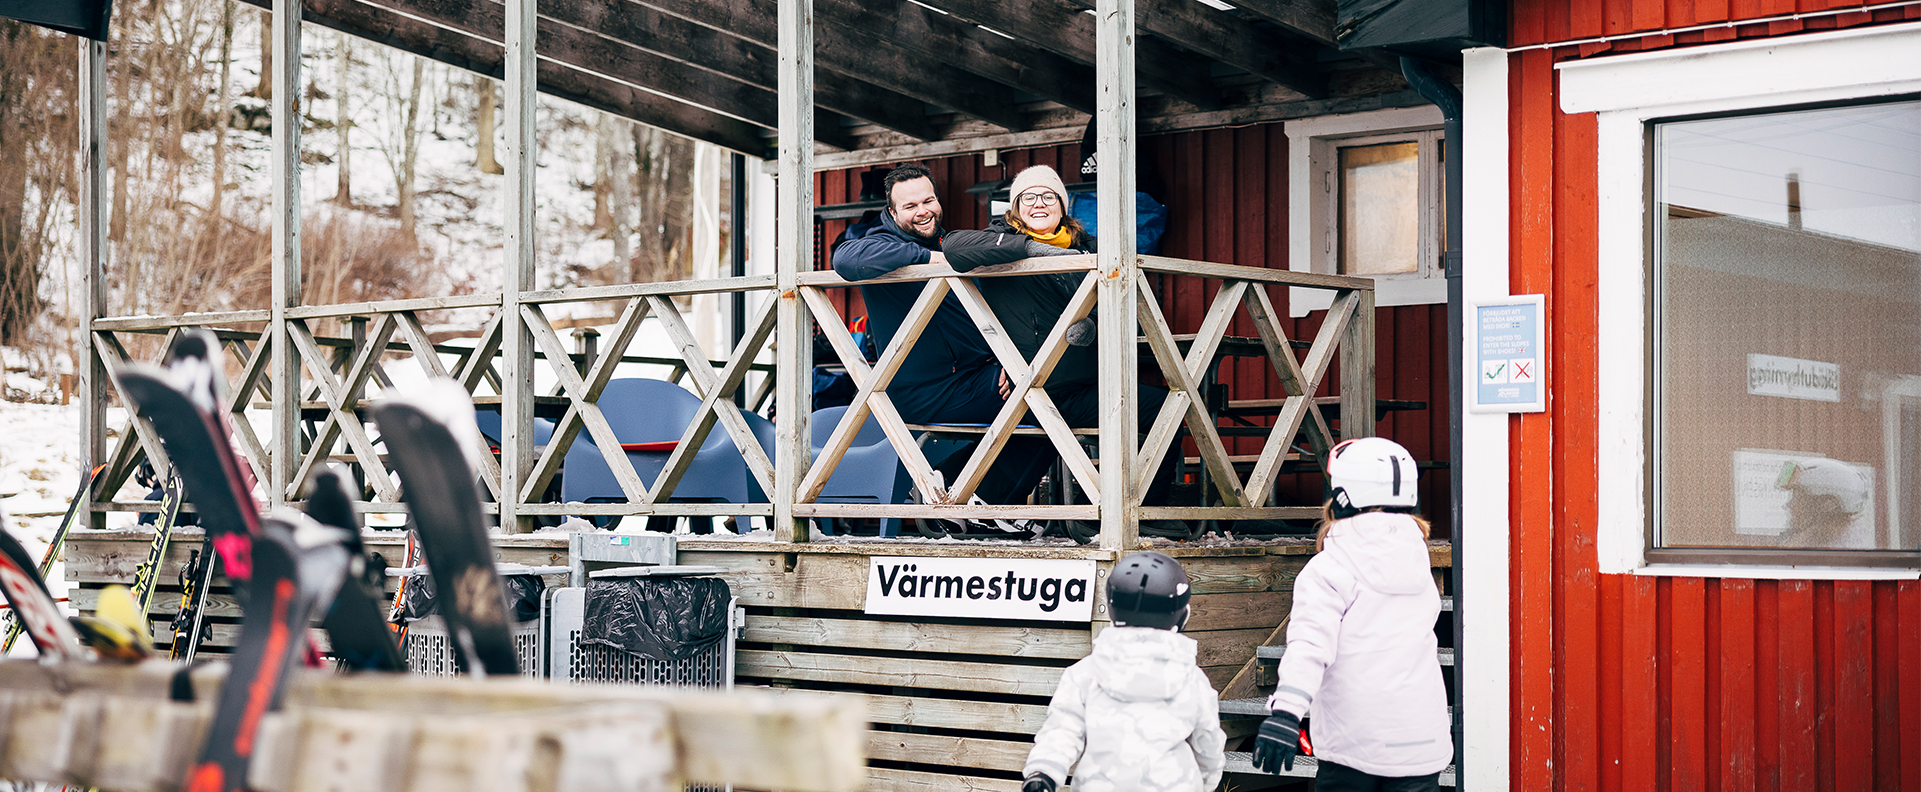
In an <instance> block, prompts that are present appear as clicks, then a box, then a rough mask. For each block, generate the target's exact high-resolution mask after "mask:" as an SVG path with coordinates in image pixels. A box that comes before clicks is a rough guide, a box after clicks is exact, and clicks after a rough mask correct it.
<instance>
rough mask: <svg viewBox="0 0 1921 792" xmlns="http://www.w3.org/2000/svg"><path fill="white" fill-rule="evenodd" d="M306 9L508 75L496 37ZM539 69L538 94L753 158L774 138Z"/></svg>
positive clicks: (373, 11) (389, 16) (356, 2)
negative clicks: (564, 100) (770, 138)
mask: <svg viewBox="0 0 1921 792" xmlns="http://www.w3.org/2000/svg"><path fill="white" fill-rule="evenodd" d="M246 2H248V3H250V4H252V5H255V6H258V7H261V8H268V7H269V6H270V5H271V0H246ZM303 5H304V6H305V8H304V10H303V14H302V16H303V18H304V19H305V20H306V21H308V22H312V23H314V24H317V25H323V26H325V27H329V28H333V29H334V30H338V31H340V32H342V33H347V34H349V35H353V36H358V37H361V38H364V39H367V40H369V41H374V42H378V43H381V44H385V45H387V46H390V47H393V48H395V49H399V50H403V51H406V52H411V53H413V54H415V55H419V56H421V57H424V58H431V59H433V60H436V61H439V62H441V63H445V64H448V65H450V66H455V67H458V68H462V69H466V70H468V71H471V72H475V73H478V74H484V75H487V76H489V77H493V78H495V79H500V78H501V77H502V76H503V75H504V74H505V70H504V63H505V56H504V54H503V52H504V50H503V49H502V46H501V44H500V42H499V41H498V40H497V39H496V38H494V37H493V36H491V35H490V36H486V37H475V36H472V35H469V34H466V33H461V32H459V31H457V30H452V29H449V27H448V26H446V25H439V24H433V23H430V22H428V21H425V19H424V18H416V16H418V15H416V16H406V15H402V14H396V13H393V12H392V11H391V10H389V9H386V8H383V7H381V6H378V5H372V4H369V3H365V2H361V1H360V0H306V1H305V2H304V3H303ZM409 13H413V12H412V11H410V12H409ZM536 68H537V70H538V73H539V82H540V91H541V92H542V93H545V94H547V95H549V96H555V97H559V98H562V99H566V100H568V101H571V102H576V103H579V104H582V105H585V106H587V107H592V108H594V109H596V110H602V111H605V112H608V113H612V114H614V115H617V116H620V117H622V118H629V119H633V120H634V121H638V122H640V123H643V124H646V125H648V126H653V127H659V128H661V129H665V130H667V131H669V132H673V133H674V134H677V135H684V136H686V137H690V138H693V139H695V140H700V141H703V142H707V143H712V144H714V145H717V146H720V147H722V148H726V149H729V150H731V151H738V152H741V153H744V154H747V155H749V156H756V157H757V156H761V155H763V154H765V153H766V150H767V146H768V140H767V139H766V138H765V137H763V136H762V135H761V132H760V129H759V128H757V127H755V126H754V125H753V124H750V123H747V122H745V121H741V120H740V119H736V118H728V117H726V116H723V115H720V114H718V113H714V112H711V111H708V110H703V109H700V108H697V107H693V106H691V105H688V104H686V103H683V102H678V101H675V100H672V99H669V98H667V97H664V96H660V95H658V94H651V93H647V92H646V91H642V90H640V89H637V88H635V87H633V86H631V85H626V84H622V83H620V82H617V81H614V80H611V79H607V78H605V77H599V76H595V75H593V74H589V73H586V72H582V71H579V70H577V69H573V68H569V67H567V66H565V65H563V64H560V63H558V62H553V61H542V62H541V63H540V64H539V65H538V66H537V67H536Z"/></svg>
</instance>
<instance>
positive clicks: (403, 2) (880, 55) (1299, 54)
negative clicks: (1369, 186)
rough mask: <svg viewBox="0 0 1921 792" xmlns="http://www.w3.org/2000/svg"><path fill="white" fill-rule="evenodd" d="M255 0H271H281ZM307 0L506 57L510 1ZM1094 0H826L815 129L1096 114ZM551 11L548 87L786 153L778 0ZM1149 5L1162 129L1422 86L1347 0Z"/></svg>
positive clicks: (418, 41)
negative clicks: (1349, 30)
mask: <svg viewBox="0 0 1921 792" xmlns="http://www.w3.org/2000/svg"><path fill="white" fill-rule="evenodd" d="M248 2H250V3H252V4H254V5H258V6H261V7H263V8H269V7H271V0H248ZM302 4H303V6H304V9H305V11H304V13H305V16H306V19H307V21H309V22H314V23H316V24H320V25H324V26H326V27H330V28H333V29H336V30H340V31H342V32H345V33H349V34H352V35H355V36H359V37H362V38H366V39H370V40H373V41H377V42H380V43H382V44H386V45H388V46H392V47H395V48H398V49H401V50H405V51H408V52H412V53H414V54H417V55H420V56H423V57H427V58H431V59H433V60H437V61H440V62H443V63H447V64H450V65H453V66H458V67H460V68H463V69H468V70H470V71H474V72H478V73H481V74H486V75H490V76H493V77H496V78H498V77H500V76H501V75H502V73H503V72H502V65H503V64H502V62H503V59H504V55H503V53H504V48H503V45H502V43H501V42H502V40H503V39H504V25H505V16H506V7H505V5H504V3H503V2H501V1H500V0H303V3H302ZM1091 6H1092V0H1089V1H1088V2H1081V1H1080V0H1019V2H1006V1H1005V0H929V1H928V2H926V3H922V2H915V1H914V0H814V12H815V27H814V36H815V44H816V49H815V56H814V57H815V65H816V70H815V95H814V101H815V112H816V119H815V121H816V123H815V135H816V138H817V139H818V142H819V143H820V144H822V145H823V146H824V147H827V148H824V149H823V153H827V152H831V151H832V150H833V149H840V150H844V151H854V150H863V151H864V150H870V149H886V150H889V151H898V152H901V153H902V154H903V155H905V156H912V152H913V151H914V150H916V149H951V148H952V146H939V145H935V146H929V145H927V144H939V143H943V142H948V143H952V142H954V141H957V140H962V139H982V140H991V139H994V138H1001V139H1006V138H1007V136H1009V135H1013V136H1016V137H1019V136H1021V133H1029V132H1033V131H1035V130H1041V129H1054V130H1063V131H1064V130H1067V129H1069V128H1073V127H1078V126H1081V125H1083V124H1085V121H1086V118H1087V114H1089V113H1092V112H1093V110H1094V90H1095V75H1094V66H1093V64H1094V18H1093V16H1092V14H1090V13H1087V12H1088V9H1089V8H1090V7H1091ZM539 9H540V21H539V33H538V39H537V43H536V47H535V49H536V52H537V53H538V54H539V57H540V60H539V67H538V69H539V89H540V91H541V92H542V93H546V94H550V95H553V96H556V97H561V98H565V99H569V100H572V101H575V102H579V103H581V104H585V105H588V106H590V107H594V108H598V109H600V110H604V111H607V112H609V113H613V114H615V115H619V116H622V117H625V118H630V119H633V120H635V121H638V122H640V123H643V124H647V125H650V126H654V127H659V128H661V129H665V130H667V131H670V132H674V133H678V134H681V135H685V136H687V137H690V138H694V139H696V140H702V141H706V142H708V143H713V144H716V145H719V146H721V147H723V148H727V149H731V150H734V151H739V152H742V153H746V154H750V155H753V156H756V157H762V156H766V155H767V153H768V150H769V148H770V147H771V146H772V145H773V134H774V128H775V126H776V116H777V106H776V102H775V86H776V84H777V72H776V69H777V61H776V58H775V46H776V31H775V19H776V11H777V0H547V1H546V2H542V3H540V6H539ZM1136 14H1137V16H1136V19H1137V27H1138V28H1139V30H1140V32H1141V33H1142V34H1143V35H1141V36H1140V37H1139V38H1138V39H1137V42H1138V46H1137V48H1136V74H1137V82H1138V84H1139V86H1140V88H1141V93H1142V101H1141V102H1140V104H1139V106H1140V107H1141V113H1142V117H1141V122H1142V126H1143V129H1146V130H1149V131H1153V130H1155V129H1156V128H1157V125H1156V123H1155V121H1156V120H1157V119H1160V120H1163V121H1165V119H1169V118H1173V117H1177V116H1179V117H1187V118H1193V119H1196V122H1195V123H1184V124H1180V125H1179V126H1183V127H1196V126H1209V125H1212V126H1226V125H1231V124H1237V123H1250V122H1253V121H1260V120H1274V119H1277V118H1285V117H1298V116H1305V115H1318V114H1321V113H1325V112H1340V111H1347V110H1356V109H1368V107H1369V106H1391V105H1397V104H1410V103H1414V102H1416V101H1418V99H1412V98H1410V97H1409V96H1408V95H1407V94H1406V91H1405V85H1404V84H1402V83H1400V82H1399V75H1398V74H1396V73H1393V72H1390V71H1386V70H1383V69H1381V68H1379V67H1377V66H1375V65H1374V64H1372V63H1369V62H1368V61H1366V60H1363V59H1360V58H1356V57H1354V56H1351V55H1344V54H1342V53H1340V52H1339V51H1338V50H1337V49H1336V48H1335V47H1334V44H1333V41H1334V33H1333V28H1334V3H1333V0H1233V7H1232V8H1230V9H1223V8H1220V7H1218V6H1217V5H1209V4H1207V3H1204V2H1201V0H1137V6H1136ZM1357 100H1359V101H1360V104H1358V105H1357V104H1356V103H1355V102H1356V101H1357ZM1210 122H1211V123H1210ZM1158 126H1159V128H1163V129H1164V128H1169V126H1168V124H1166V123H1162V124H1159V125H1158ZM1051 137H1054V138H1059V137H1064V135H1059V134H1057V135H1053V136H1051ZM1037 142H1040V141H1037ZM1046 142H1059V141H1055V140H1050V141H1046ZM968 148H973V147H968Z"/></svg>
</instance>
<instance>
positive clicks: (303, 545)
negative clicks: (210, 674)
mask: <svg viewBox="0 0 1921 792" xmlns="http://www.w3.org/2000/svg"><path fill="white" fill-rule="evenodd" d="M252 551H253V553H252V560H253V562H254V568H253V572H254V574H253V576H252V578H251V579H250V580H249V581H248V582H247V586H248V594H247V603H248V608H247V615H246V618H244V619H243V620H242V621H241V625H240V644H239V645H238V646H237V647H235V648H234V654H233V661H232V663H231V664H230V666H229V670H228V672H227V678H226V681H224V682H222V683H221V684H220V696H219V699H218V700H217V701H216V702H215V704H214V717H213V723H212V724H211V725H209V727H208V729H207V740H206V743H204V744H203V746H202V747H201V752H200V759H199V761H198V762H196V763H195V764H194V767H193V769H192V770H191V771H190V772H189V773H188V775H187V783H186V792H244V790H246V788H247V766H248V764H249V763H250V762H251V761H252V759H253V752H254V748H255V742H254V735H255V733H256V731H257V730H258V729H259V726H260V719H261V717H262V716H264V715H266V714H267V713H268V712H271V711H273V710H275V709H278V708H279V706H280V699H281V693H282V689H283V687H284V683H285V682H286V679H287V674H288V672H289V671H291V670H292V669H293V667H294V666H295V665H297V664H298V663H299V662H300V657H301V655H302V654H303V653H304V651H305V648H306V643H307V624H308V623H309V620H310V619H311V617H312V615H313V614H314V612H315V611H317V610H325V609H326V608H327V607H328V605H329V604H330V602H331V600H332V599H333V594H334V590H335V589H336V587H338V586H339V584H340V580H341V577H342V576H343V575H344V574H346V571H347V551H346V547H345V545H344V538H343V537H342V536H341V535H340V531H339V530H338V529H335V528H328V527H326V526H322V525H320V524H319V523H316V522H314V521H313V520H311V519H309V518H307V517H306V516H305V515H300V514H292V513H290V514H289V515H288V516H287V517H286V518H284V519H283V518H281V517H278V516H276V517H269V518H267V519H266V520H265V521H264V524H263V526H262V530H261V533H260V535H259V536H258V537H257V538H255V539H254V541H253V547H252Z"/></svg>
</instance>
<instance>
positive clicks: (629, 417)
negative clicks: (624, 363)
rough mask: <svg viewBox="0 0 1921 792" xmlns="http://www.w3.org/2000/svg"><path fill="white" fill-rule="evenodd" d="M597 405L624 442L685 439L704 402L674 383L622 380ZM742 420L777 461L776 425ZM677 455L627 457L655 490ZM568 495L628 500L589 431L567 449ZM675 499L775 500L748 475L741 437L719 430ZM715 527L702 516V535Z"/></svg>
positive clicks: (563, 488) (652, 521)
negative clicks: (670, 458) (736, 438)
mask: <svg viewBox="0 0 1921 792" xmlns="http://www.w3.org/2000/svg"><path fill="white" fill-rule="evenodd" d="M597 403H598V404H599V406H600V412H601V414H602V415H604V416H606V418H607V423H608V425H609V426H610V427H612V428H613V430H614V436H615V437H617V438H619V439H620V442H622V443H623V444H625V443H658V442H668V441H674V440H679V439H680V436H681V434H682V433H683V432H685V431H687V426H688V425H689V424H691V423H693V420H694V415H695V414H696V413H697V412H699V409H700V397H698V396H695V395H694V394H693V393H691V392H689V391H687V389H685V388H682V387H680V386H679V385H675V384H674V383H671V382H667V381H665V380H653V379H617V380H614V381H612V382H609V383H607V388H606V389H605V390H603V391H602V392H601V394H600V399H599V401H598V402H597ZM742 415H743V416H744V417H745V418H746V419H747V424H748V426H749V427H750V428H751V429H752V430H753V432H754V436H755V438H756V439H757V440H758V441H759V442H760V445H761V448H762V449H763V450H765V451H766V452H767V454H768V455H769V456H770V457H771V456H772V455H773V448H774V425H773V423H771V422H769V421H768V420H767V419H765V418H762V417H760V416H759V415H755V414H754V413H751V412H743V413H742ZM671 453H672V452H669V451H629V452H627V460H628V461H629V462H631V463H632V464H633V466H634V471H635V472H636V473H639V474H640V480H641V481H642V482H643V483H646V484H647V485H649V486H652V485H653V483H654V480H655V479H656V478H657V477H658V476H659V475H660V471H661V470H662V469H663V468H665V467H666V466H667V458H668V456H670V455H671ZM560 498H561V500H563V501H567V502H576V501H577V502H581V503H624V502H626V500H627V496H626V493H624V492H622V491H621V489H620V483H619V482H618V481H616V480H615V479H614V472H613V470H612V469H610V468H608V467H607V460H606V459H605V458H603V457H602V456H601V453H600V449H599V447H597V446H595V445H594V441H593V437H592V436H591V435H589V434H588V433H586V432H584V431H583V432H581V433H580V435H579V436H578V437H576V438H574V443H573V447H572V448H570V449H568V451H567V459H566V463H565V466H564V467H563V468H562V470H561V483H560ZM670 500H673V501H678V502H706V503H766V502H767V496H766V493H764V492H761V491H760V487H759V486H758V485H757V484H756V482H755V481H754V477H753V476H752V475H750V474H749V473H748V472H747V461H746V459H744V458H743V457H742V456H741V453H740V450H739V449H738V448H736V447H735V446H734V440H733V436H732V435H729V434H728V433H727V430H726V429H724V428H722V427H721V426H718V425H716V426H715V427H714V428H713V430H712V431H711V432H709V433H708V434H707V440H706V442H705V443H703V444H702V445H701V447H700V452H699V453H698V454H696V455H695V456H694V459H693V461H692V462H691V463H689V465H688V466H687V471H686V472H685V473H683V474H682V475H681V478H680V483H679V484H677V485H676V486H675V487H674V491H673V494H672V496H671V497H670ZM671 519H672V518H658V517H655V518H649V519H648V524H649V527H650V528H656V527H658V526H660V525H662V524H664V523H668V522H670V521H671ZM737 519H743V520H744V518H737ZM736 524H744V522H738V523H736ZM712 525H713V518H711V517H698V518H694V530H695V532H696V533H711V532H712V530H713V529H712Z"/></svg>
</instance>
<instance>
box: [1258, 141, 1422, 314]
mask: <svg viewBox="0 0 1921 792" xmlns="http://www.w3.org/2000/svg"><path fill="white" fill-rule="evenodd" d="M1442 121H1443V118H1442V116H1441V109H1440V108H1438V107H1435V106H1433V105H1422V106H1420V107H1400V108H1394V109H1391V110H1372V111H1368V112H1365V113H1348V114H1345V115H1334V116H1321V117H1318V118H1304V119H1300V120H1296V121H1289V122H1287V123H1286V124H1285V125H1284V126H1283V129H1284V130H1285V132H1286V133H1287V172H1288V185H1287V207H1288V208H1287V238H1288V251H1287V268H1288V269H1290V270H1293V271H1295V272H1315V273H1321V274H1334V273H1335V272H1337V271H1338V265H1339V241H1338V238H1339V235H1340V206H1339V203H1338V202H1339V201H1340V196H1339V195H1336V194H1335V190H1334V179H1335V173H1334V172H1335V170H1336V169H1337V168H1338V167H1339V166H1340V163H1339V149H1340V147H1342V146H1349V145H1365V144H1368V143H1386V142H1390V141H1394V140H1419V141H1420V142H1421V143H1422V146H1421V159H1420V166H1419V167H1420V170H1421V178H1420V188H1419V189H1420V198H1419V200H1420V202H1421V252H1420V256H1421V269H1420V271H1419V272H1418V273H1407V274H1395V275H1374V276H1371V277H1373V278H1374V304H1375V305H1377V306H1388V305H1431V304H1435V303H1444V302H1447V279H1446V277H1445V274H1444V273H1443V272H1442V271H1441V241H1440V239H1441V238H1440V231H1441V228H1442V227H1443V224H1444V223H1445V220H1446V218H1444V217H1442V212H1441V176H1442V173H1441V164H1440V147H1439V146H1438V145H1435V144H1436V143H1437V142H1438V141H1439V140H1440V138H1441V124H1442ZM1332 302H1333V293H1332V292H1329V291H1327V290H1325V289H1298V288H1297V289H1289V290H1288V300H1287V303H1288V312H1289V313H1290V314H1292V315H1294V316H1305V315H1307V313H1308V312H1309V311H1320V310H1326V308H1327V307H1328V305H1330V304H1331V303H1332Z"/></svg>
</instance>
